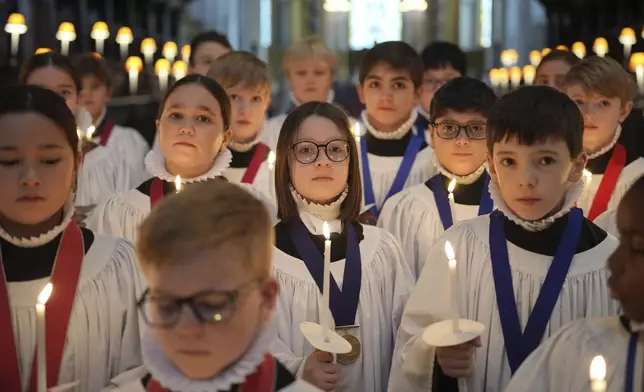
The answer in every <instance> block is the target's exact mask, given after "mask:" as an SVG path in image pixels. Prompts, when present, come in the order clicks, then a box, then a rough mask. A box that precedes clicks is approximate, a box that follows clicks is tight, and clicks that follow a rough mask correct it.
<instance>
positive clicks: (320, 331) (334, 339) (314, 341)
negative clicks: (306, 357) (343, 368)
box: [300, 321, 351, 354]
mask: <svg viewBox="0 0 644 392" xmlns="http://www.w3.org/2000/svg"><path fill="white" fill-rule="evenodd" d="M300 331H302V335H304V338H306V340H307V341H308V342H309V343H310V344H311V346H313V347H314V348H316V349H318V350H320V351H324V352H327V353H331V354H347V353H349V352H351V343H349V342H348V341H347V340H346V339H345V338H343V337H342V336H340V334H338V333H337V332H335V331H333V330H328V331H325V328H324V327H323V326H322V325H320V324H317V323H312V322H310V321H305V322H303V323H302V324H300Z"/></svg>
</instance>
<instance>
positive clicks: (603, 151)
mask: <svg viewBox="0 0 644 392" xmlns="http://www.w3.org/2000/svg"><path fill="white" fill-rule="evenodd" d="M621 134H622V124H619V125H618V126H617V129H615V135H613V140H611V141H610V143H609V144H608V145H607V146H605V147H602V148H600V149H599V150H597V151H595V152H592V153H591V152H588V153H587V154H588V159H595V158H597V157H600V156H602V155H604V154H606V153H607V152H608V151H610V149H611V148H613V147H615V144H617V140H619V137H620V135H621Z"/></svg>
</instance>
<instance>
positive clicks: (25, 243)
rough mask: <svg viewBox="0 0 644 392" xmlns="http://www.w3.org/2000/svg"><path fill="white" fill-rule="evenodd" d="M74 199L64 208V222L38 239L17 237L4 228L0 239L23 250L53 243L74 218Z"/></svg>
mask: <svg viewBox="0 0 644 392" xmlns="http://www.w3.org/2000/svg"><path fill="white" fill-rule="evenodd" d="M73 200H74V197H73V195H72V196H70V199H69V200H68V201H67V202H66V203H65V206H64V207H63V210H64V212H63V220H62V221H61V222H60V224H59V225H56V226H54V227H53V228H51V229H50V230H48V231H46V232H45V233H42V234H41V235H39V236H38V237H15V236H12V235H11V234H9V233H8V232H7V231H6V230H5V229H4V228H2V227H0V238H2V239H3V240H5V241H7V242H9V243H10V244H13V245H15V246H19V247H21V248H37V247H39V246H43V245H45V244H48V243H49V242H51V241H52V240H53V239H54V238H56V237H58V235H59V234H60V233H62V232H63V231H64V230H65V229H66V228H67V226H68V225H69V223H70V222H71V221H72V218H73V217H74V203H73Z"/></svg>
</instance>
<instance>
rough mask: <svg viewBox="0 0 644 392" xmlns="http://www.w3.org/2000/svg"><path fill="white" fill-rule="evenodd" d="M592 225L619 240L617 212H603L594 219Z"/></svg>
mask: <svg viewBox="0 0 644 392" xmlns="http://www.w3.org/2000/svg"><path fill="white" fill-rule="evenodd" d="M594 223H595V224H596V225H597V226H599V227H601V228H602V229H604V231H605V232H607V233H608V234H610V235H612V236H613V237H615V238H619V230H617V210H608V211H604V212H603V213H602V214H601V215H599V216H598V217H597V218H595V222H594Z"/></svg>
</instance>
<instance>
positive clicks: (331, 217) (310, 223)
mask: <svg viewBox="0 0 644 392" xmlns="http://www.w3.org/2000/svg"><path fill="white" fill-rule="evenodd" d="M348 192H349V186H348V185H347V186H345V187H344V190H343V191H342V193H341V194H340V196H339V197H338V198H337V199H336V200H334V201H333V202H331V203H329V204H318V203H315V202H312V201H308V200H306V199H304V197H302V195H300V194H299V193H298V192H297V191H296V190H295V189H293V188H292V187H291V195H293V199H294V200H295V204H297V207H298V209H299V211H300V217H302V214H303V213H305V214H306V215H307V216H310V217H311V218H315V219H313V220H311V219H308V217H307V218H306V219H304V218H303V219H302V222H304V224H305V225H306V226H307V227H308V229H309V230H310V231H311V232H312V233H313V234H318V235H321V234H323V233H322V225H323V224H324V222H328V223H329V229H330V230H331V231H332V232H339V231H342V227H340V229H339V230H334V227H332V226H333V225H332V222H335V221H337V222H339V219H338V217H339V216H340V210H341V209H342V203H343V202H344V200H345V199H346V198H347V193H348ZM318 223H319V224H318Z"/></svg>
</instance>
